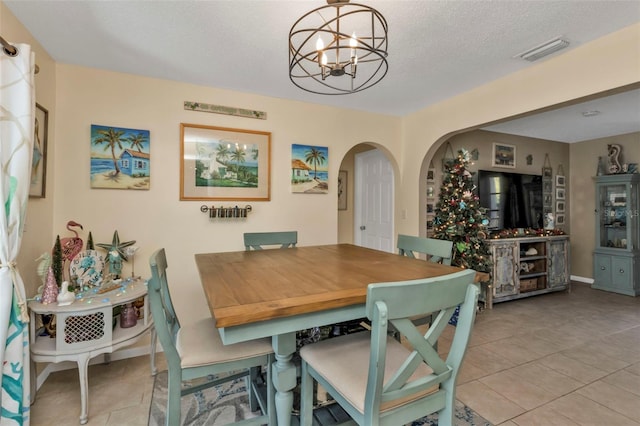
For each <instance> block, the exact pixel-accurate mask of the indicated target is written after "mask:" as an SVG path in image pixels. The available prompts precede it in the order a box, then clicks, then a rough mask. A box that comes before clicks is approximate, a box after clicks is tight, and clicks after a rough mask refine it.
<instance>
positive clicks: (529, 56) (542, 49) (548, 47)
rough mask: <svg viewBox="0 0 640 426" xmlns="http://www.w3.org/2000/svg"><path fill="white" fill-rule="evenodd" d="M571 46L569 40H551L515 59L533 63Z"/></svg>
mask: <svg viewBox="0 0 640 426" xmlns="http://www.w3.org/2000/svg"><path fill="white" fill-rule="evenodd" d="M568 45H569V42H568V41H567V40H564V39H562V38H560V37H556V38H554V39H553V40H549V41H547V42H546V43H542V44H540V45H538V46H536V47H533V48H531V49H529V50H527V51H525V52H522V53H519V54H517V55H516V56H514V58H520V59H524V60H525V61H529V62H533V61H537V60H538V59H540V58H544V57H545V56H547V55H551V54H552V53H554V52H557V51H558V50H561V49H564V48H565V47H567V46H568Z"/></svg>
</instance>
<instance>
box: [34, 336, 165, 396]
mask: <svg viewBox="0 0 640 426" xmlns="http://www.w3.org/2000/svg"><path fill="white" fill-rule="evenodd" d="M159 352H163V350H162V346H161V345H156V354H157V353H159ZM150 353H151V348H149V346H148V345H145V346H140V347H137V348H128V349H121V350H118V351H116V352H114V353H111V354H102V355H98V356H96V357H95V358H92V359H91V360H90V361H89V365H94V364H104V363H105V362H110V361H120V360H123V359H129V358H136V357H139V356H144V355H149V354H150ZM74 368H78V364H77V363H75V362H73V361H62V362H57V363H53V362H51V363H49V364H48V365H47V366H46V367H45V368H43V369H42V371H41V372H40V374H38V377H37V378H36V390H38V389H40V387H41V386H42V385H43V384H44V382H45V381H46V380H47V378H48V377H49V375H50V374H51V373H55V372H56V371H64V370H71V369H74Z"/></svg>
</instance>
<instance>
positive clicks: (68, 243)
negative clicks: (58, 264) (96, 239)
mask: <svg viewBox="0 0 640 426" xmlns="http://www.w3.org/2000/svg"><path fill="white" fill-rule="evenodd" d="M72 226H73V227H75V226H79V227H80V229H84V228H83V227H82V225H80V224H79V223H78V222H74V221H73V220H70V221H69V222H67V229H68V230H69V231H71V232H73V233H74V234H75V236H73V237H68V238H62V239H61V240H60V245H61V246H62V261H63V262H64V261H66V260H68V261H71V260H73V258H74V257H76V255H77V254H78V253H80V251H81V250H82V245H83V242H82V238H80V237H78V232H77V231H76V230H75V229H71V227H72Z"/></svg>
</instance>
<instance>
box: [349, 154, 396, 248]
mask: <svg viewBox="0 0 640 426" xmlns="http://www.w3.org/2000/svg"><path fill="white" fill-rule="evenodd" d="M354 174H355V182H354V188H355V191H354V201H355V202H354V225H355V226H354V233H355V235H354V239H353V240H354V241H355V243H356V245H359V246H363V247H368V248H372V249H376V250H382V251H387V252H391V253H392V252H394V251H395V244H394V241H393V210H394V209H393V199H394V197H393V188H394V185H393V180H394V177H393V168H392V167H391V163H390V162H389V160H388V159H387V157H386V156H385V155H384V154H383V153H382V152H381V151H380V150H378V149H373V150H370V151H366V152H363V153H360V154H356V156H355V173H354Z"/></svg>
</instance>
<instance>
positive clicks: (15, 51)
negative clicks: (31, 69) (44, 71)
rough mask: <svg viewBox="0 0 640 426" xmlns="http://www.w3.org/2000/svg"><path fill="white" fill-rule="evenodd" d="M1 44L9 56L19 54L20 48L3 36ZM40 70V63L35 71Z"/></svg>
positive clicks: (0, 40) (0, 38) (0, 37)
mask: <svg viewBox="0 0 640 426" xmlns="http://www.w3.org/2000/svg"><path fill="white" fill-rule="evenodd" d="M0 44H1V45H2V50H3V51H4V53H5V54H7V55H9V56H18V49H16V47H15V46H14V45H12V44H11V43H9V42H8V41H7V40H5V39H3V38H2V36H0ZM39 72H40V67H39V66H38V64H36V69H35V73H36V74H38V73H39Z"/></svg>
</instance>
